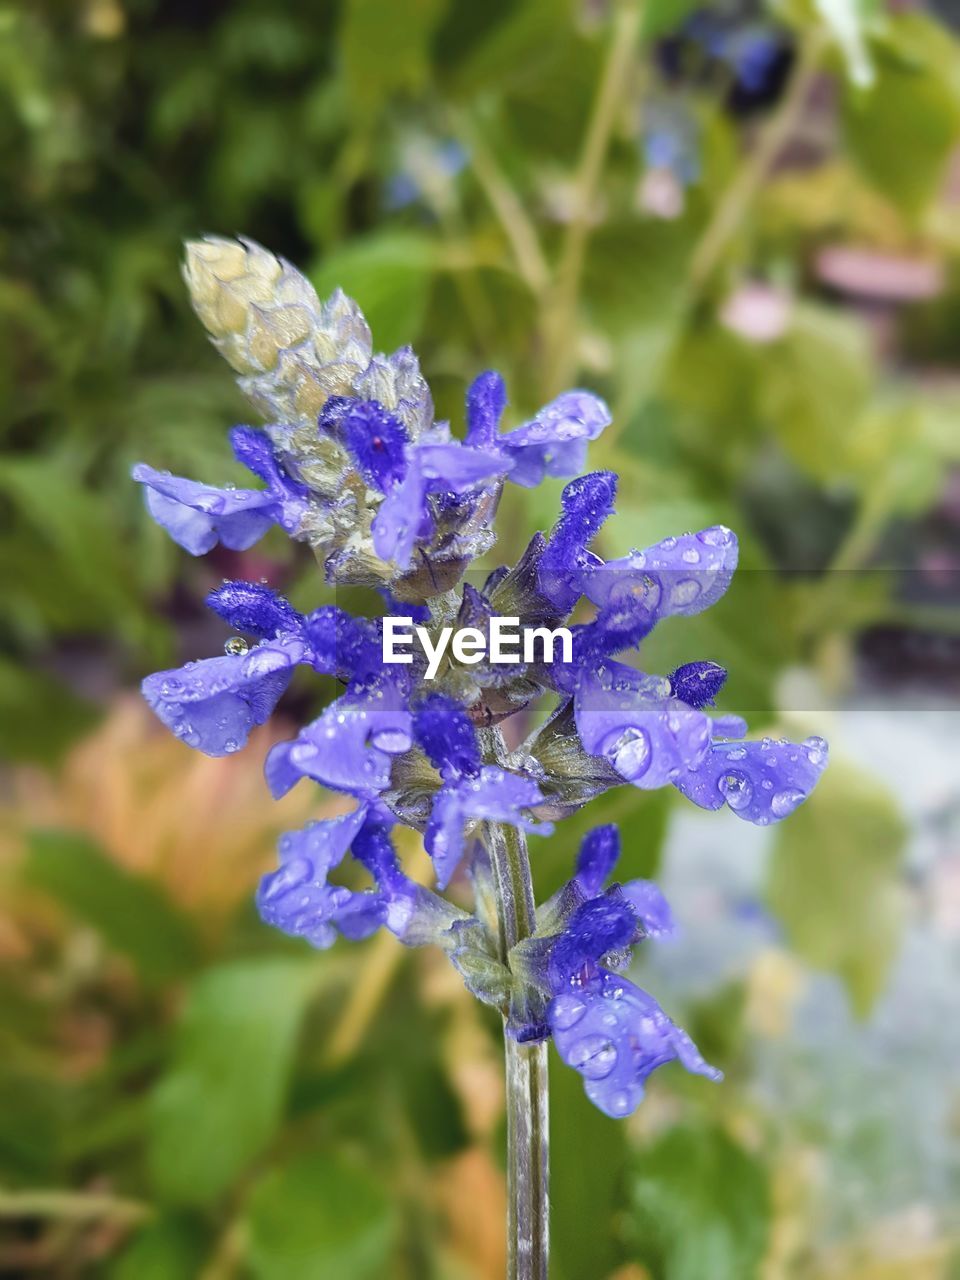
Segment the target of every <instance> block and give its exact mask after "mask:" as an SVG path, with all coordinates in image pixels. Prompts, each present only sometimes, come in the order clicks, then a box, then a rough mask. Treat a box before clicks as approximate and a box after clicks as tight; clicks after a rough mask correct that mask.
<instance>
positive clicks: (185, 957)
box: [22, 831, 197, 986]
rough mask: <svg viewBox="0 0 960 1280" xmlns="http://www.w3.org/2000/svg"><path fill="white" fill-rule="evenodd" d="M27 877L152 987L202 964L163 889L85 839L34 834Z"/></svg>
mask: <svg viewBox="0 0 960 1280" xmlns="http://www.w3.org/2000/svg"><path fill="white" fill-rule="evenodd" d="M22 874H23V877H24V879H25V880H26V882H27V883H28V884H30V885H33V886H34V887H36V888H38V889H42V890H43V891H44V892H45V893H48V894H49V895H50V896H51V897H53V898H55V899H56V900H57V901H58V902H59V903H60V904H61V905H62V906H64V907H66V908H67V910H68V911H70V912H72V913H73V914H74V915H77V916H79V917H80V918H81V919H83V920H84V921H86V923H87V924H89V925H92V927H93V928H94V929H96V930H97V932H98V933H99V934H100V935H101V936H102V938H103V939H104V941H105V942H106V943H107V945H108V946H110V947H111V948H113V949H114V950H115V951H120V952H122V953H123V954H124V955H125V956H127V957H128V958H129V959H130V960H131V961H132V963H133V964H134V966H135V967H136V969H137V971H138V972H139V974H140V976H141V978H142V979H143V981H144V982H145V983H147V984H148V985H150V986H162V985H164V984H166V983H168V982H171V981H172V980H174V979H175V978H178V977H180V976H181V975H182V974H184V973H185V972H187V971H188V970H189V969H190V968H191V967H192V966H193V965H194V964H195V963H196V958H197V946H196V937H195V935H194V933H193V930H192V928H191V925H190V923H189V921H188V920H187V919H186V918H185V917H184V916H183V915H181V913H180V912H179V910H178V909H177V908H176V907H175V906H174V905H173V903H172V902H171V901H170V900H169V898H167V897H166V895H165V894H164V893H163V891H162V890H161V889H160V888H159V886H157V885H156V884H153V883H151V882H150V881H149V880H146V879H144V878H143V877H142V876H136V875H133V874H132V873H131V872H129V871H127V870H125V869H124V868H123V867H120V866H118V865H117V863H115V862H113V861H111V860H110V858H108V857H107V856H106V855H105V854H104V853H103V852H102V851H101V850H100V849H98V848H97V847H96V845H94V844H92V843H91V842H90V841H89V840H87V839H86V838H85V837H84V836H81V835H77V834H75V833H73V832H69V831H37V832H34V833H33V834H32V835H31V837H30V842H29V848H28V853H27V858H26V861H25V863H24V867H23V872H22Z"/></svg>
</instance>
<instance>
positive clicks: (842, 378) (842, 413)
mask: <svg viewBox="0 0 960 1280" xmlns="http://www.w3.org/2000/svg"><path fill="white" fill-rule="evenodd" d="M757 378H758V382H759V386H758V399H759V408H760V413H761V414H762V416H763V417H764V418H765V419H766V421H767V423H768V425H769V428H770V430H771V431H772V432H773V433H774V434H775V436H776V437H777V439H778V440H779V441H780V443H781V444H782V445H783V447H784V449H785V450H786V452H787V453H788V454H789V456H790V457H791V458H792V459H793V461H794V462H795V463H796V464H797V466H799V467H802V468H803V470H804V471H806V472H807V473H808V474H809V475H811V476H812V477H813V478H814V479H817V480H821V481H827V482H828V481H830V480H832V479H834V478H835V477H836V475H837V473H838V472H839V473H841V474H842V473H843V471H844V470H845V468H846V465H847V462H848V456H847V455H848V450H849V447H850V441H851V439H852V436H853V433H854V431H855V428H856V426H857V419H858V417H859V415H860V414H861V413H862V412H863V410H864V408H865V406H866V404H867V400H868V396H869V393H870V389H871V383H872V381H873V378H874V370H873V366H872V362H871V359H870V354H869V349H868V346H867V340H866V334H865V332H864V330H863V327H862V326H861V325H858V324H856V323H854V322H853V321H852V320H850V319H848V318H846V317H843V316H840V315H837V314H836V313H835V312H832V311H829V310H828V309H827V308H826V307H812V306H807V307H799V308H797V310H796V312H795V314H794V319H793V322H792V324H791V326H790V330H789V332H788V333H787V334H786V335H785V337H784V338H783V339H782V340H781V341H780V342H777V343H773V344H771V345H770V346H769V347H768V348H766V349H765V353H764V356H763V361H762V363H761V364H760V365H759V367H758V369H757Z"/></svg>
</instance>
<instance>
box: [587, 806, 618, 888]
mask: <svg viewBox="0 0 960 1280" xmlns="http://www.w3.org/2000/svg"><path fill="white" fill-rule="evenodd" d="M619 857H620V832H619V831H618V830H617V828H616V827H615V826H613V825H612V824H611V825H609V826H606V827H594V828H593V830H592V831H588V832H587V834H586V835H585V836H584V837H583V841H582V842H581V845H580V852H579V854H578V855H577V872H576V879H577V882H578V883H579V885H580V887H581V889H582V890H583V892H584V893H585V894H587V895H588V896H589V897H591V898H592V897H593V896H594V895H595V894H597V893H599V892H600V890H601V888H602V887H603V885H604V884H605V883H606V881H607V879H608V877H609V876H610V874H611V872H612V871H613V868H614V867H615V866H616V863H617V859H618V858H619Z"/></svg>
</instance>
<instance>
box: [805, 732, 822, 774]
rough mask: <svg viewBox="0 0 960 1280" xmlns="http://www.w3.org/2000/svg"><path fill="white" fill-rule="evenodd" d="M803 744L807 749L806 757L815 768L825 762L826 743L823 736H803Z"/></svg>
mask: <svg viewBox="0 0 960 1280" xmlns="http://www.w3.org/2000/svg"><path fill="white" fill-rule="evenodd" d="M803 745H804V746H805V747H806V749H807V759H808V760H809V761H810V763H811V764H812V765H815V766H816V767H817V768H819V767H820V765H822V764H826V762H827V744H826V742H825V741H824V739H823V738H818V737H812V738H805V739H804V742H803Z"/></svg>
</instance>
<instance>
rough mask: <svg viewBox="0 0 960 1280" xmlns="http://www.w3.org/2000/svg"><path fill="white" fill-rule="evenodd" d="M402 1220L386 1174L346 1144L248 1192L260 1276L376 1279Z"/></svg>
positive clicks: (254, 1265)
mask: <svg viewBox="0 0 960 1280" xmlns="http://www.w3.org/2000/svg"><path fill="white" fill-rule="evenodd" d="M396 1227H397V1219H396V1212H395V1210H394V1208H393V1207H392V1205H391V1202H390V1198H389V1197H388V1195H387V1193H386V1191H385V1189H384V1187H383V1186H382V1184H381V1183H380V1181H379V1180H378V1179H377V1178H376V1177H375V1176H374V1175H373V1174H372V1173H370V1172H369V1171H368V1170H367V1169H365V1168H363V1167H362V1166H361V1165H360V1164H358V1163H356V1162H354V1161H353V1160H351V1159H350V1158H349V1157H348V1156H347V1155H345V1154H344V1153H343V1152H342V1151H338V1150H335V1149H329V1150H325V1151H318V1152H314V1153H312V1154H310V1155H307V1156H303V1157H300V1158H299V1159H296V1160H294V1161H292V1162H291V1163H290V1164H288V1165H286V1166H285V1167H284V1168H281V1169H276V1170H274V1171H272V1172H271V1173H269V1174H267V1176H266V1177H265V1178H263V1179H262V1180H261V1181H260V1182H259V1183H258V1184H257V1186H256V1187H255V1188H254V1190H253V1193H252V1195H251V1197H250V1205H249V1217H248V1228H249V1232H250V1253H249V1262H250V1266H251V1269H252V1271H253V1274H254V1276H256V1277H257V1278H258V1280H374V1278H375V1277H381V1276H383V1275H385V1274H386V1264H387V1261H388V1259H389V1256H390V1251H391V1245H392V1242H393V1238H394V1234H395V1231H396Z"/></svg>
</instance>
